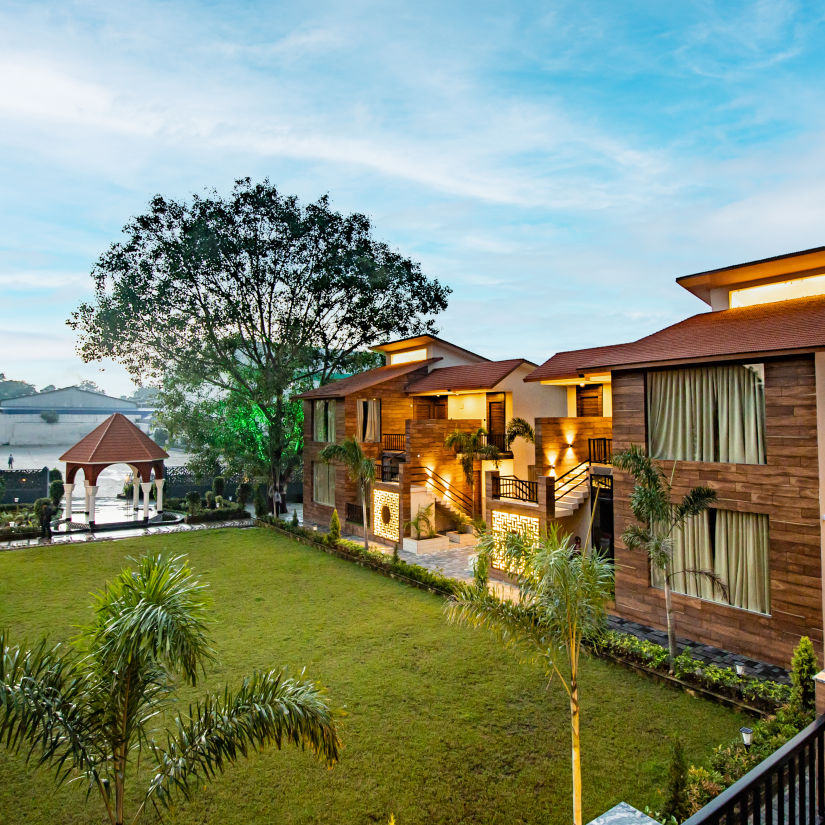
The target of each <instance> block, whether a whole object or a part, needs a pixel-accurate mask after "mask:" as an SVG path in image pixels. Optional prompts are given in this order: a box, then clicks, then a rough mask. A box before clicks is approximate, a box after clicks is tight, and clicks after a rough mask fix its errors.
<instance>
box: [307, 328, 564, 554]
mask: <svg viewBox="0 0 825 825" xmlns="http://www.w3.org/2000/svg"><path fill="white" fill-rule="evenodd" d="M375 350H376V351H377V352H380V353H382V354H383V355H384V357H385V360H386V364H385V365H384V366H382V367H378V368H376V369H372V370H368V371H367V372H363V373H359V374H357V375H353V376H350V377H349V378H344V379H341V380H339V381H334V382H332V383H330V384H326V385H324V386H321V387H318V388H316V389H314V390H311V391H310V392H307V393H304V394H303V395H302V396H301V398H302V399H303V401H304V521H305V523H310V524H311V523H315V524H319V525H324V526H326V525H328V524H329V520H330V517H331V515H332V510H333V508H337V510H338V513H339V516H340V518H341V520H342V521H345V522H346V526H345V529H346V530H347V531H348V532H352V533H355V534H360V535H362V534H363V519H362V515H361V502H360V501H359V498H358V493H357V490H356V487H355V485H354V484H353V482H352V481H350V479H349V478H348V477H347V473H346V470H345V469H344V468H343V467H342V466H340V465H336V464H326V463H324V462H323V461H321V460H320V458H319V453H320V452H321V450H323V448H324V447H325V446H326V445H327V444H329V443H332V442H336V441H338V442H340V441H342V440H343V439H344V438H346V437H347V436H354V437H355V438H356V439H357V440H358V441H359V442H360V443H361V446H362V449H363V450H364V452H365V454H366V455H368V456H369V457H370V458H372V459H374V460H375V462H376V467H377V471H376V479H377V480H376V484H375V485H374V490H373V494H372V501H370V502H369V503H368V504H369V513H368V516H367V518H368V522H367V529H368V532H369V534H370V535H371V536H372V537H374V538H376V539H382V540H385V541H390V542H396V543H400V542H402V540H403V539H404V534H405V532H407V533H409V532H410V531H409V530H406V531H405V530H404V525H405V524H406V523H407V522H409V521H411V520H413V519H414V518H415V517H416V516H417V515H418V513H419V512H420V511H423V510H425V509H426V508H430V510H429V511H428V512H429V513H430V514H431V518H430V519H429V524H430V527H431V528H433V529H434V530H438V531H439V532H453V533H454V535H453V536H452V538H453V540H458V541H460V538H458V539H457V538H456V536H457V532H456V531H457V529H460V528H461V526H462V525H463V524H465V523H466V522H467V521H468V520H469V518H470V517H472V516H473V515H476V516H478V517H483V516H484V514H485V511H486V508H487V506H488V504H489V502H488V501H487V497H486V496H485V487H484V482H483V478H484V475H483V474H484V472H485V471H487V470H495V471H497V472H498V473H499V475H500V476H501V477H502V478H503V479H505V480H506V479H511V478H514V477H523V478H526V479H533V478H534V477H535V473H536V458H535V451H534V447H533V444H532V443H529V442H528V441H527V440H525V439H523V438H519V439H516V440H515V441H514V442H513V443H512V444H511V445H510V444H507V443H506V438H505V431H506V424H507V422H508V421H510V420H512V419H513V418H523V419H525V420H526V421H528V422H529V423H530V424H531V425H532V422H533V421H534V420H535V418H536V417H537V416H538V415H539V414H550V415H563V414H564V412H565V411H566V406H567V393H566V391H565V390H564V389H560V388H558V387H548V386H544V385H541V384H532V385H531V384H527V383H525V381H524V379H525V378H526V376H527V375H529V374H530V373H531V372H532V371H533V370H534V369H535V366H536V365H535V364H532V363H530V362H529V361H526V360H524V359H522V358H515V359H510V360H506V361H490V360H488V359H487V358H484V357H482V356H481V355H477V354H476V353H473V352H469V351H468V350H465V349H462V348H461V347H458V346H456V345H454V344H451V343H449V342H447V341H444V340H441V339H440V338H436V337H435V336H431V335H422V336H417V337H415V338H409V339H406V340H403V341H395V342H392V343H388V344H385V345H383V346H379V347H375ZM480 427H482V428H484V429H485V431H486V436H485V441H486V443H487V444H492V445H495V446H496V447H497V448H498V449H499V452H500V459H499V461H498V463H497V464H496V462H495V461H483V462H481V461H479V462H477V467H476V468H475V470H474V479H473V483H472V484H470V483H469V482H468V480H467V478H466V477H465V474H464V472H463V470H462V468H461V464H460V462H459V460H458V458H457V457H456V454H455V452H454V451H453V450H451V449H448V448H446V447H445V446H444V442H445V439H446V438H447V436H448V435H449V434H450V433H452V432H454V431H456V430H459V431H462V432H474V431H477V430H478V429H479V428H480ZM534 483H535V482H534ZM470 538H471V536H469V535H468V536H467V539H470ZM444 541H445V544H446V539H445V540H444ZM465 541H466V540H465Z"/></svg>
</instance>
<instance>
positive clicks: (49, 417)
mask: <svg viewBox="0 0 825 825" xmlns="http://www.w3.org/2000/svg"><path fill="white" fill-rule="evenodd" d="M40 417H41V418H42V419H43V420H44V421H45V422H46V423H47V424H57V422H58V421H60V415H59V414H58V413H57V412H56V411H55V410H43V412H41V413H40Z"/></svg>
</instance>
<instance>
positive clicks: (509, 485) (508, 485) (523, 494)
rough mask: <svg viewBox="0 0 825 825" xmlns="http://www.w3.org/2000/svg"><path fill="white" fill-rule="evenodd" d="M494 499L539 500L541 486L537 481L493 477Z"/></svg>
mask: <svg viewBox="0 0 825 825" xmlns="http://www.w3.org/2000/svg"><path fill="white" fill-rule="evenodd" d="M491 481H492V482H493V491H492V495H493V498H512V499H515V500H516V501H532V502H537V501H538V500H539V485H538V482H537V481H525V480H524V479H521V478H516V477H515V476H493V477H492V479H491Z"/></svg>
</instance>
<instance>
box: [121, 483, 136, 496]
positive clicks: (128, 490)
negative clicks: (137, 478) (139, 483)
mask: <svg viewBox="0 0 825 825" xmlns="http://www.w3.org/2000/svg"><path fill="white" fill-rule="evenodd" d="M134 491H135V484H134V482H132V481H127V482H126V483H125V484H124V485H123V489H122V490H121V491H120V494H121V495H122V496H124V497H125V498H131V497H132V493H134Z"/></svg>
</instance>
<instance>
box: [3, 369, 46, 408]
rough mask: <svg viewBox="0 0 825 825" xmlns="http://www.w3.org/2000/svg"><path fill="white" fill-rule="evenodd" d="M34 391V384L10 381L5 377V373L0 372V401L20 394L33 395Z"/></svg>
mask: <svg viewBox="0 0 825 825" xmlns="http://www.w3.org/2000/svg"><path fill="white" fill-rule="evenodd" d="M36 392H37V390H36V389H35V387H34V384H29V383H28V382H27V381H12V379H10V378H6V375H5V373H2V372H0V401H3V400H4V399H6V398H17V397H18V396H21V395H33V394H34V393H36Z"/></svg>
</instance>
